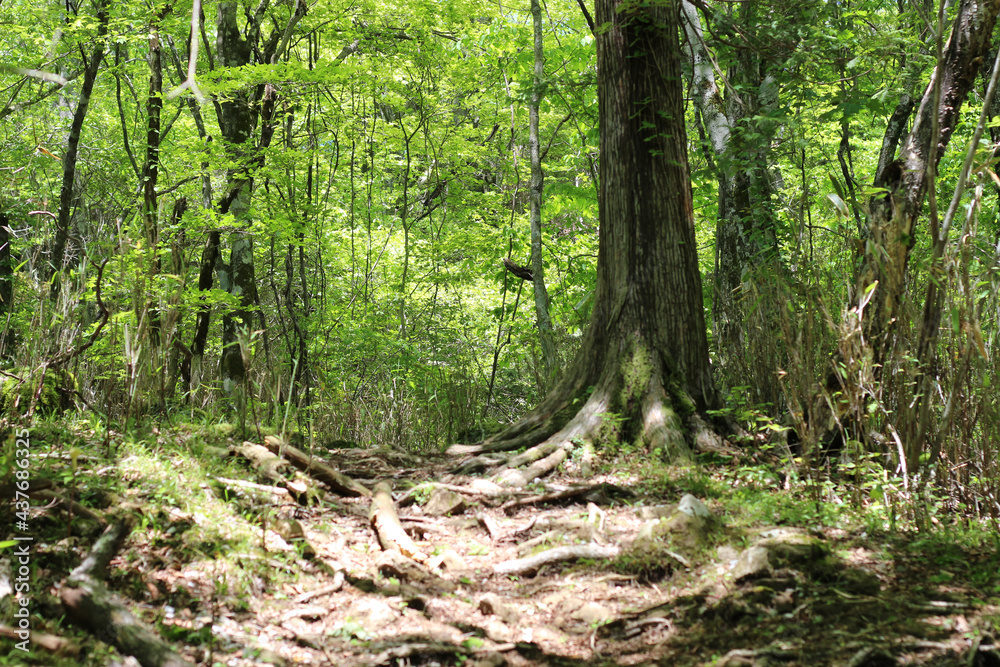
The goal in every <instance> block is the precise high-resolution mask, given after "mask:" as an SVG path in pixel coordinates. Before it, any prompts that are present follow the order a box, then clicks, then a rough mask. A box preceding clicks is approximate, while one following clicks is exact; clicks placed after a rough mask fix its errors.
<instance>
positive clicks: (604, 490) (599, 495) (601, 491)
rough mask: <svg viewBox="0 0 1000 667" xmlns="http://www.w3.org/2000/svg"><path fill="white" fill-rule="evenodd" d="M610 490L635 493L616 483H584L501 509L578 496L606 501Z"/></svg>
mask: <svg viewBox="0 0 1000 667" xmlns="http://www.w3.org/2000/svg"><path fill="white" fill-rule="evenodd" d="M609 492H611V493H614V494H618V495H634V494H632V493H631V492H630V491H628V490H627V489H623V488H621V487H619V486H615V485H614V484H583V485H580V486H573V487H570V488H568V489H561V490H559V491H553V492H551V493H543V494H539V495H534V496H528V497H526V498H517V499H515V500H510V501H508V502H506V503H504V504H503V505H501V506H500V509H502V510H510V509H513V508H515V507H524V506H525V505H544V504H545V503H553V502H560V501H564V500H570V499H577V498H580V499H582V500H585V501H587V502H600V503H606V502H607V501H608V496H609Z"/></svg>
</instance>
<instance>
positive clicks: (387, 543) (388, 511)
mask: <svg viewBox="0 0 1000 667" xmlns="http://www.w3.org/2000/svg"><path fill="white" fill-rule="evenodd" d="M368 520H369V521H370V522H371V525H372V528H374V529H375V534H376V535H378V541H379V544H381V545H382V548H383V549H384V550H385V551H398V552H399V553H401V554H403V555H404V556H406V557H408V558H412V559H413V560H415V561H418V562H420V563H423V562H426V561H427V555H426V554H424V553H422V552H421V551H420V549H418V548H417V545H416V544H415V543H414V542H413V540H412V539H411V538H410V536H409V535H407V534H406V531H405V530H403V524H401V523H400V522H399V516H398V515H397V514H396V506H395V504H394V503H393V502H392V488H391V487H390V486H389V484H388V483H387V482H379V483H378V484H376V485H375V492H374V495H373V496H372V504H371V509H370V510H369V512H368Z"/></svg>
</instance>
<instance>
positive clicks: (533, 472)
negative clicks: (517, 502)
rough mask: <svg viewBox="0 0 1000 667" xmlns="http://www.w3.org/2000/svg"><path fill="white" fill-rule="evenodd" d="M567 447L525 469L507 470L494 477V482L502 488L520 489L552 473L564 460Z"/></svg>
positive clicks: (560, 448) (558, 449)
mask: <svg viewBox="0 0 1000 667" xmlns="http://www.w3.org/2000/svg"><path fill="white" fill-rule="evenodd" d="M568 450H569V447H559V448H557V449H556V450H555V451H554V452H552V453H551V454H549V455H548V456H546V457H545V458H544V459H541V460H540V461H536V462H535V463H533V464H531V465H530V466H528V467H527V468H523V469H515V468H507V469H505V470H504V471H502V472H501V473H500V474H498V475H497V476H496V482H497V483H498V484H501V485H504V486H514V487H518V488H520V487H522V486H527V485H528V484H529V483H531V482H533V481H535V480H536V479H538V478H539V477H542V476H543V475H548V474H549V473H551V472H553V471H554V470H555V469H556V468H558V467H559V465H560V464H561V463H562V462H563V461H564V460H565V459H566V453H567V451H568Z"/></svg>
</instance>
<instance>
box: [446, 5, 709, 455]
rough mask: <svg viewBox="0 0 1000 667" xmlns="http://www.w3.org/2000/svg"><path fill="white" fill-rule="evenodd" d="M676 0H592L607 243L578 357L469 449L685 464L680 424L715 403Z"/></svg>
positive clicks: (604, 239) (601, 251) (602, 238)
mask: <svg viewBox="0 0 1000 667" xmlns="http://www.w3.org/2000/svg"><path fill="white" fill-rule="evenodd" d="M678 12H679V2H678V1H677V0H673V1H671V2H666V3H662V4H655V5H651V6H650V5H647V4H635V3H632V2H630V1H629V0H598V2H597V24H598V25H604V26H608V29H607V30H602V31H599V33H598V36H597V40H598V41H597V58H598V95H599V99H600V127H601V161H600V169H601V172H600V204H599V205H600V220H601V230H600V248H599V251H598V260H597V287H596V293H595V303H594V312H593V315H592V317H591V322H590V327H589V328H588V329H587V333H586V335H585V337H584V340H583V344H582V346H581V349H580V351H579V353H578V355H577V357H576V360H575V361H574V362H573V364H572V365H571V366H570V368H569V370H568V372H567V373H566V375H565V377H564V378H563V379H562V381H561V382H560V383H559V384H558V385H557V386H556V388H555V389H554V390H553V391H552V392H551V393H550V394H549V395H548V396H547V397H546V398H545V399H544V400H543V401H542V403H541V404H540V405H539V406H538V407H537V408H536V409H535V410H534V411H532V412H531V413H530V414H528V415H527V416H526V417H524V418H523V419H522V420H521V421H520V422H518V423H516V424H514V425H512V426H511V427H509V428H508V429H507V430H506V431H504V432H503V433H501V434H499V435H498V436H496V437H495V438H493V439H492V440H490V441H488V442H486V443H484V444H483V445H482V446H480V447H475V448H453V449H452V451H453V452H455V453H459V452H470V451H499V450H507V449H511V448H516V447H520V446H523V445H526V444H533V443H537V442H540V441H543V440H546V439H547V440H548V441H549V443H552V444H554V445H556V446H560V445H563V444H565V443H568V442H571V441H574V440H576V439H580V440H584V441H587V440H589V441H596V440H598V439H599V438H600V439H602V440H605V439H606V440H611V441H614V440H631V441H634V442H636V443H638V444H640V445H645V446H648V447H649V448H650V449H652V450H655V451H659V452H660V453H662V454H663V455H664V456H666V457H669V458H685V457H687V456H689V455H690V448H689V446H688V444H687V442H686V440H685V437H684V434H685V430H686V428H685V423H684V418H685V417H687V416H689V415H692V414H693V413H695V412H696V411H700V410H705V409H709V408H714V407H717V406H718V397H717V394H716V391H715V387H714V384H713V380H712V371H711V367H710V364H709V360H708V341H707V338H706V330H705V320H704V313H703V308H702V290H701V275H700V273H699V270H698V257H697V254H696V246H695V235H694V219H693V213H692V203H691V187H690V182H689V178H688V162H687V144H686V137H685V128H684V108H683V91H682V80H681V73H680V62H679V61H680V44H679V42H678V38H677V37H678V36H677V28H678V24H677V21H678Z"/></svg>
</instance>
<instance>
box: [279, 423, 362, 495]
mask: <svg viewBox="0 0 1000 667" xmlns="http://www.w3.org/2000/svg"><path fill="white" fill-rule="evenodd" d="M264 444H265V445H266V446H267V448H268V449H269V450H270V451H271V452H272V453H274V454H277V455H278V456H280V457H282V458H285V459H288V460H289V461H291V462H292V465H294V466H295V467H296V468H298V469H299V470H301V471H302V472H304V473H306V474H307V475H309V476H311V477H314V478H316V479H317V480H319V481H320V482H322V483H323V484H326V485H327V486H328V487H329V488H330V490H331V491H333V492H334V493H339V494H340V495H342V496H364V497H366V498H371V495H372V492H371V491H370V490H369V489H368V487H366V486H364V485H362V484H359V483H358V482H356V481H354V480H353V479H351V478H350V477H348V476H347V475H345V474H343V473H341V472H338V471H336V470H334V469H333V468H331V467H330V466H328V465H327V464H325V463H323V462H322V461H320V460H319V459H317V458H316V457H315V456H310V455H309V454H306V453H305V452H303V451H302V450H301V449H298V448H296V447H293V446H291V445H289V444H288V443H286V442H284V441H283V440H282V439H281V438H279V437H277V436H273V435H268V436H264Z"/></svg>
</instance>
